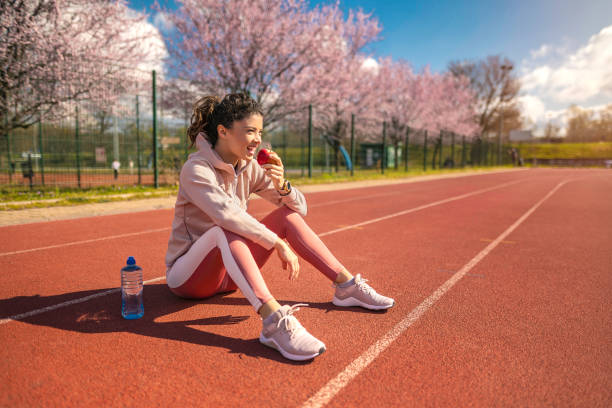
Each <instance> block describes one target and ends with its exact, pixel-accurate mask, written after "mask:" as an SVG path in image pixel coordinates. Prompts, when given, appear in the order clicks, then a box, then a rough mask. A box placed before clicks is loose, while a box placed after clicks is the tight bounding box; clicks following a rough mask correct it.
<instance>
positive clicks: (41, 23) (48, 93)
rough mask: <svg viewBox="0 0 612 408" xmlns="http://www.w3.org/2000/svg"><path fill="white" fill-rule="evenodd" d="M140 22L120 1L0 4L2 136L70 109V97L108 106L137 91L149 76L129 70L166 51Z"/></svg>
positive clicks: (148, 65) (52, 0) (30, 0)
mask: <svg viewBox="0 0 612 408" xmlns="http://www.w3.org/2000/svg"><path fill="white" fill-rule="evenodd" d="M145 19H146V15H144V14H142V13H138V12H135V11H133V10H131V9H129V8H128V7H127V3H126V1H125V0H114V1H107V0H62V1H60V0H27V1H26V0H5V1H3V2H1V3H0V129H1V130H2V131H1V134H2V135H6V134H7V132H9V131H10V130H11V129H15V128H19V127H22V128H25V127H28V126H30V125H32V124H33V123H35V122H37V121H38V120H39V119H40V118H41V117H42V118H45V119H48V120H49V119H57V118H61V117H63V116H64V115H68V114H72V113H73V112H74V111H73V110H71V109H70V108H68V106H67V104H68V103H69V102H73V101H79V100H83V99H89V100H92V101H95V102H96V103H98V104H105V103H106V104H108V103H111V102H112V101H113V100H116V99H117V98H118V97H119V96H120V95H121V94H122V93H125V92H131V91H134V90H135V89H137V88H138V86H140V85H142V84H143V82H144V80H145V78H146V79H148V78H149V77H150V73H147V72H144V73H143V72H137V71H135V70H133V69H132V68H134V67H138V66H139V67H141V68H145V69H146V68H148V69H150V68H151V67H152V66H156V64H157V65H159V63H158V62H155V61H159V59H160V58H161V57H163V56H164V54H165V48H164V46H163V42H162V41H161V38H158V41H157V42H156V41H155V32H152V31H151V29H150V28H149V27H151V26H150V25H147V23H146V21H145ZM158 37H159V35H158ZM149 72H150V71H149ZM118 78H119V79H120V80H118Z"/></svg>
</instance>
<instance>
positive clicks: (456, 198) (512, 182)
mask: <svg viewBox="0 0 612 408" xmlns="http://www.w3.org/2000/svg"><path fill="white" fill-rule="evenodd" d="M520 181H522V180H515V181H510V182H508V183H503V184H499V185H497V186H495V187H489V188H483V189H481V190H476V191H472V192H471V193H466V194H461V195H458V196H455V197H450V198H445V199H444V200H440V201H434V202H433V203H429V204H423V205H421V206H418V207H414V208H409V209H407V210H403V211H400V212H396V213H393V214H389V215H385V216H384V217H379V218H374V219H371V220H368V221H363V222H360V223H358V224H353V225H348V226H346V227H342V228H338V229H335V230H331V231H328V232H324V233H322V234H319V237H324V236H326V235H331V234H335V233H336V232H341V231H345V230H349V229H353V228H357V227H361V226H363V225H368V224H372V223H375V222H379V221H384V220H388V219H389V218H394V217H399V216H400V215H405V214H410V213H412V212H416V211H421V210H424V209H426V208H429V207H435V206H437V205H441V204H446V203H450V202H451V201H456V200H461V199H463V198H467V197H471V196H473V195H477V194H482V193H486V192H487V191H493V190H497V189H499V188H503V187H507V186H509V185H511V184H516V183H518V182H520Z"/></svg>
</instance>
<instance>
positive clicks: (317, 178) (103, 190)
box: [0, 167, 503, 210]
mask: <svg viewBox="0 0 612 408" xmlns="http://www.w3.org/2000/svg"><path fill="white" fill-rule="evenodd" d="M499 168H503V167H466V168H465V169H442V170H427V171H423V170H422V169H409V171H408V172H404V171H403V170H393V169H388V170H386V171H385V174H384V175H383V174H381V173H380V170H356V171H355V174H354V176H351V175H350V172H349V171H346V170H342V171H339V172H338V173H335V172H333V173H321V172H316V173H315V174H313V177H312V178H308V177H299V176H298V177H296V176H293V175H292V174H290V175H288V176H287V178H288V179H290V180H291V182H292V184H294V185H295V186H298V187H299V186H304V185H312V184H328V183H340V182H349V181H363V180H386V179H400V178H409V177H417V176H424V175H434V174H447V173H460V172H465V171H485V170H486V171H491V170H495V169H499ZM294 171H295V170H294ZM298 172H299V169H298ZM177 191H178V186H161V187H159V188H157V189H156V188H154V187H150V186H104V187H95V188H88V189H82V190H80V189H78V188H68V187H63V188H60V187H55V188H54V187H42V186H35V188H34V189H33V190H31V191H30V189H29V188H28V187H25V186H11V187H2V188H0V210H20V209H26V208H46V207H56V206H67V205H79V204H87V203H104V202H111V201H125V200H138V199H144V198H154V197H170V196H175V195H176V193H177Z"/></svg>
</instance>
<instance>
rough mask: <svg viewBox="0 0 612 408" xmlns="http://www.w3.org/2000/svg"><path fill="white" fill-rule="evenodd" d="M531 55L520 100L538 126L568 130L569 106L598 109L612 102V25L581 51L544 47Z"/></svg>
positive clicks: (525, 64) (552, 46) (526, 67)
mask: <svg viewBox="0 0 612 408" xmlns="http://www.w3.org/2000/svg"><path fill="white" fill-rule="evenodd" d="M530 54H531V59H526V60H523V61H522V67H521V72H522V73H523V75H522V77H521V85H522V91H523V95H522V96H521V97H520V98H519V99H520V102H521V103H522V105H523V110H524V115H525V116H526V117H529V118H531V119H532V120H533V121H534V122H536V124H538V125H540V126H541V125H543V124H545V123H546V122H547V121H549V120H550V121H552V122H553V123H556V124H558V125H560V126H565V124H566V119H565V114H564V113H565V109H566V108H567V107H568V106H569V105H572V104H576V105H579V106H583V107H585V108H595V106H600V105H604V104H606V103H608V102H609V101H610V99H612V25H610V26H608V27H605V28H603V29H602V30H601V31H600V32H599V33H597V34H595V35H593V36H591V38H590V39H589V41H588V43H587V44H586V45H583V46H582V47H580V48H578V49H577V50H574V51H568V50H567V47H565V46H558V47H555V46H554V45H548V44H544V45H542V46H540V47H539V48H538V49H536V50H533V51H531V53H530Z"/></svg>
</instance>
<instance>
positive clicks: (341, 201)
mask: <svg viewBox="0 0 612 408" xmlns="http://www.w3.org/2000/svg"><path fill="white" fill-rule="evenodd" d="M402 193H403V192H402V191H393V192H391V193H381V194H372V195H365V196H358V197H351V198H345V199H343V200H334V201H325V202H323V203H317V204H309V205H308V209H309V210H310V209H311V208H318V207H325V206H327V205H334V204H340V203H348V202H350V201H359V200H369V199H370V198H374V197H385V196H390V195H398V194H402ZM269 213H270V212H269V211H267V212H261V213H255V214H251V215H252V216H253V217H261V216H263V215H268V214H269Z"/></svg>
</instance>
